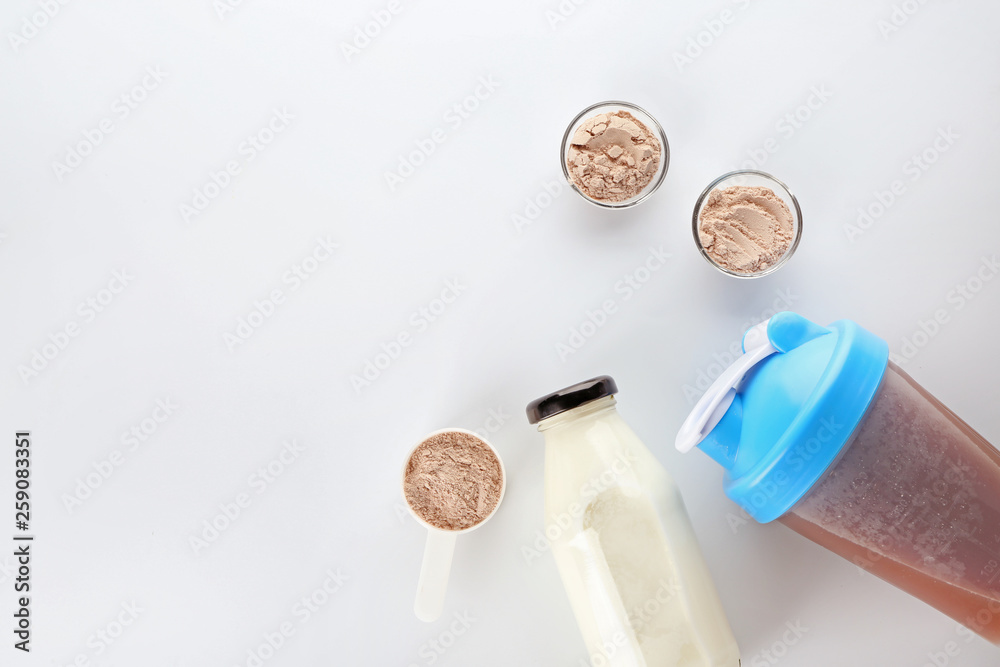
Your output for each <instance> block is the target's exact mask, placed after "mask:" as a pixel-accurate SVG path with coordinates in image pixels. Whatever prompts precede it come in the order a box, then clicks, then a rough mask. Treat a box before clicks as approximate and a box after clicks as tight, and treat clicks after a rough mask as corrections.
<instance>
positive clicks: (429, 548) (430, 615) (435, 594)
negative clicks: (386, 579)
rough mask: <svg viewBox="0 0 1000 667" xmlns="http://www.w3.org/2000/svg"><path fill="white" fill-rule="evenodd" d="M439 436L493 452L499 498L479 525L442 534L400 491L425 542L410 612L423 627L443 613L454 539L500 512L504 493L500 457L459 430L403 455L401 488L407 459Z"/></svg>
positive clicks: (435, 432) (436, 433) (408, 460)
mask: <svg viewBox="0 0 1000 667" xmlns="http://www.w3.org/2000/svg"><path fill="white" fill-rule="evenodd" d="M442 433H465V434H466V435H470V436H472V437H474V438H475V439H476V440H479V441H480V442H482V443H483V444H485V445H486V446H487V447H489V449H490V451H491V452H493V456H495V457H496V460H497V463H499V464H500V497H499V498H497V504H496V506H494V507H493V510H492V511H491V512H490V513H489V514H488V515H486V516H485V517H484V518H483V519H482V520H481V521H479V523H477V524H475V525H473V526H469V527H468V528H463V529H461V530H445V529H441V528H438V527H436V526H432V525H431V524H429V523H427V522H426V521H424V519H422V518H421V517H420V515H419V514H417V512H416V511H414V509H413V507H412V506H411V505H410V502H409V499H408V498H406V492H405V488H404V492H403V498H404V499H405V500H406V501H407V502H406V507H407V509H408V510H409V511H410V514H411V515H412V516H413V518H414V519H416V520H417V522H418V523H420V524H421V525H422V526H423V527H424V528H426V529H427V541H426V542H425V543H424V560H423V563H422V564H421V566H420V580H419V583H418V584H417V597H416V600H414V602H413V611H414V613H415V614H416V615H417V618H419V619H420V620H421V621H426V622H427V623H430V622H432V621H436V620H437V619H438V618H440V616H441V611H442V609H444V595H445V592H446V591H447V590H448V575H449V574H450V573H451V561H452V556H453V555H454V553H455V541H456V539H457V538H458V536H459V535H460V534H462V533H468V532H470V531H473V530H475V529H476V528H479V527H480V526H482V525H483V524H484V523H486V522H487V521H489V520H490V518H491V517H492V516H493V515H494V514H496V512H497V510H498V509H499V508H500V503H501V502H503V494H504V491H506V489H507V471H506V470H505V469H504V467H503V460H502V459H501V458H500V454H499V453H497V450H496V448H494V447H493V445H491V444H490V443H489V442H487V441H486V439H484V438H483V437H482V436H480V435H477V434H476V433H473V432H472V431H468V430H466V429H463V428H444V429H440V430H437V431H434V432H433V433H428V434H427V435H426V436H424V437H423V438H421V439H420V442H418V443H417V444H416V445H414V446H413V449H411V450H410V452H409V454H407V455H406V463H405V464H403V475H402V478H401V482H400V483H401V486H403V485H404V484H405V480H406V469H407V467H408V466H409V463H410V459H411V458H412V457H413V453H414V452H416V451H417V448H418V447H420V445H422V444H423V443H424V442H426V441H427V440H429V439H430V438H432V437H434V436H436V435H439V434H442Z"/></svg>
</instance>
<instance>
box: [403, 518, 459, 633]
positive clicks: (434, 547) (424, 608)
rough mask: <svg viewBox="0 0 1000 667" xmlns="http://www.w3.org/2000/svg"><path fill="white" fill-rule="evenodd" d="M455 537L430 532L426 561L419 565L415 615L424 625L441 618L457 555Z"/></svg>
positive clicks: (451, 534) (425, 555)
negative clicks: (450, 574) (454, 557)
mask: <svg viewBox="0 0 1000 667" xmlns="http://www.w3.org/2000/svg"><path fill="white" fill-rule="evenodd" d="M455 538H456V535H455V533H454V532H452V531H445V530H435V529H433V528H432V529H428V531H427V542H426V543H425V544H424V560H423V563H421V565H420V582H419V583H418V584H417V599H416V600H415V601H414V603H413V611H414V612H415V613H416V615H417V618H419V619H420V620H421V621H426V622H427V623H430V622H432V621H436V620H437V619H438V618H439V617H440V616H441V610H442V609H443V608H444V594H445V591H446V590H447V589H448V574H449V573H450V572H451V557H452V555H453V554H454V553H455Z"/></svg>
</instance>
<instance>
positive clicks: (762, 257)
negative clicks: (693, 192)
mask: <svg viewBox="0 0 1000 667" xmlns="http://www.w3.org/2000/svg"><path fill="white" fill-rule="evenodd" d="M692 228H693V230H694V242H695V244H696V245H697V246H698V250H699V251H701V254H702V256H703V257H704V258H705V259H706V260H708V262H709V263H710V264H711V265H712V266H714V267H715V268H717V269H718V270H719V271H722V272H723V273H726V274H729V275H731V276H735V277H737V278H760V277H761V276H766V275H768V274H769V273H773V272H775V271H777V270H778V269H779V268H780V267H781V266H783V265H784V264H785V262H787V261H788V260H789V259H791V257H792V255H793V254H795V249H796V248H798V246H799V239H800V238H801V236H802V211H801V209H799V202H798V200H797V199H796V198H795V195H793V194H792V192H791V190H789V189H788V186H787V185H785V184H784V183H782V182H781V181H779V180H778V179H776V178H775V177H774V176H771V175H770V174H766V173H764V172H762V171H754V170H743V171H733V172H730V173H728V174H723V175H722V176H720V177H719V178H717V179H715V180H714V181H712V182H711V183H710V184H709V186H708V187H707V188H705V190H704V191H703V192H702V193H701V196H700V197H698V202H697V203H696V204H695V205H694V216H693V219H692Z"/></svg>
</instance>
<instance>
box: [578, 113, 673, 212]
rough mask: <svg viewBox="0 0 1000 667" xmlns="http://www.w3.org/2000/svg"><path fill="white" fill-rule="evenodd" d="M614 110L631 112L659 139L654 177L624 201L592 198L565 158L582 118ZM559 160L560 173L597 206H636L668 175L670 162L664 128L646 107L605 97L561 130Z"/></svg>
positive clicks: (580, 193) (579, 192)
mask: <svg viewBox="0 0 1000 667" xmlns="http://www.w3.org/2000/svg"><path fill="white" fill-rule="evenodd" d="M615 111H627V112H629V113H630V114H632V115H633V116H634V117H635V119H636V120H638V121H639V122H640V123H642V124H643V125H645V126H646V129H648V130H649V131H650V132H651V133H652V134H653V136H655V137H656V138H657V139H658V140H659V142H660V164H659V165H658V166H657V169H656V173H655V174H653V178H652V179H651V180H650V181H649V183H647V184H646V187H644V188H643V189H642V190H640V191H639V192H638V193H637V194H636V195H635V196H634V197H631V198H629V199H625V200H623V201H617V202H612V201H603V200H600V199H593V198H591V197H588V196H587V195H586V194H585V193H584V192H583V191H582V190H580V189H579V188H578V187H577V186H576V183H574V182H573V179H572V178H571V177H570V174H569V166H568V165H567V163H566V161H567V158H568V157H569V149H570V143H569V142H570V139H571V138H572V137H573V135H574V134H575V133H576V131H577V129H578V128H579V127H580V124H581V123H583V121H585V120H587V119H588V118H590V117H592V116H596V115H598V114H602V113H613V112H615ZM559 156H560V164H561V165H562V172H563V176H564V177H565V178H566V181H567V182H568V183H569V185H570V187H571V188H572V189H573V190H574V191H576V193H577V194H579V195H580V196H581V197H583V198H584V199H585V200H587V201H588V202H590V203H591V204H594V205H595V206H600V207H601V208H630V207H632V206H635V205H636V204H638V203H639V202H641V201H645V199H646V198H647V197H649V196H650V195H651V194H653V193H654V192H656V189H657V188H658V187H660V183H662V182H663V177H664V176H666V175H667V168H668V167H669V166H670V145H669V144H668V143H667V135H666V134H664V133H663V128H662V127H660V124H659V123H657V122H656V119H655V118H653V117H652V116H651V115H649V112H647V111H646V110H645V109H642V108H641V107H638V106H636V105H634V104H629V103H628V102H618V101H608V102H599V103H597V104H594V105H591V106H589V107H587V108H586V109H584V110H583V111H581V112H580V113H578V114H577V115H576V117H575V118H573V120H572V121H570V124H569V127H567V128H566V133H565V134H563V138H562V146H561V148H560V151H559Z"/></svg>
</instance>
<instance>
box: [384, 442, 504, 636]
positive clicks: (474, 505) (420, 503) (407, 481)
mask: <svg viewBox="0 0 1000 667" xmlns="http://www.w3.org/2000/svg"><path fill="white" fill-rule="evenodd" d="M402 483H403V496H404V497H405V498H406V504H407V505H408V506H409V508H410V511H411V512H412V513H413V516H415V517H416V518H417V519H418V520H419V521H420V522H421V523H423V524H424V525H425V526H426V527H427V529H428V530H427V540H426V542H425V544H424V559H423V563H422V564H421V566H420V581H419V583H418V584H417V597H416V600H415V601H414V603H413V611H414V613H416V615H417V618H419V619H420V620H422V621H427V622H431V621H435V620H437V619H438V618H439V617H440V616H441V611H442V609H443V608H444V596H445V592H446V590H447V588H448V575H449V573H450V571H451V560H452V556H453V555H454V552H455V540H456V538H457V536H458V534H459V533H463V532H468V531H471V530H474V529H476V528H478V527H480V526H482V525H483V524H484V523H486V520H487V519H489V518H490V517H491V516H493V514H494V513H495V512H496V511H497V508H498V507H499V506H500V501H501V500H502V499H503V492H504V488H505V487H506V474H505V472H504V468H503V463H502V462H501V461H500V456H499V455H498V454H497V452H496V450H495V449H493V447H492V446H491V445H490V444H489V443H488V442H486V441H485V440H483V439H482V438H480V437H479V436H478V435H476V434H475V433H473V432H472V431H466V430H464V429H457V428H452V429H444V430H441V431H435V432H434V433H431V434H430V435H428V436H427V437H425V438H424V439H423V440H421V441H420V442H419V443H418V444H417V446H416V447H414V448H413V450H411V452H410V455H409V456H408V457H407V459H406V465H405V466H404V468H403V479H402Z"/></svg>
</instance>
